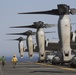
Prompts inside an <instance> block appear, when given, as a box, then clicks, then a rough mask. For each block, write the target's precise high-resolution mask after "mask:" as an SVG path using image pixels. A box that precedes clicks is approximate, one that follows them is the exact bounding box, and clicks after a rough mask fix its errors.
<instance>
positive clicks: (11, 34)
mask: <svg viewBox="0 0 76 75" xmlns="http://www.w3.org/2000/svg"><path fill="white" fill-rule="evenodd" d="M7 35H26V34H24V33H8V34H7Z"/></svg>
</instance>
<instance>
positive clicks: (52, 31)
mask: <svg viewBox="0 0 76 75" xmlns="http://www.w3.org/2000/svg"><path fill="white" fill-rule="evenodd" d="M55 32H56V31H51V32H44V33H55Z"/></svg>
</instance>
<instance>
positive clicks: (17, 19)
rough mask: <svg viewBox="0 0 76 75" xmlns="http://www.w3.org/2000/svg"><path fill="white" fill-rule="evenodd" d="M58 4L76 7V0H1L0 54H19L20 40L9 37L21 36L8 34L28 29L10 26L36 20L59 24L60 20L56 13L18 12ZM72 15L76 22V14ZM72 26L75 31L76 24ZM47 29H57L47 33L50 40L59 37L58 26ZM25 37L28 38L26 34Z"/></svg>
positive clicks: (54, 7)
mask: <svg viewBox="0 0 76 75" xmlns="http://www.w3.org/2000/svg"><path fill="white" fill-rule="evenodd" d="M57 4H67V5H70V7H71V8H76V0H0V56H2V55H5V56H13V54H17V55H19V53H18V41H8V39H16V38H18V37H20V36H16V35H6V34H7V33H14V32H24V31H26V30H28V29H13V28H9V27H11V26H20V25H30V24H32V23H33V22H35V21H43V22H44V23H50V24H57V21H58V16H54V15H20V14H17V13H20V12H28V11H40V10H41V11H42V10H51V9H56V8H57ZM70 17H71V22H72V23H76V15H74V16H70ZM72 27H73V31H74V30H75V29H76V25H73V26H72ZM31 30H33V29H31ZM33 31H36V30H33ZM45 31H56V33H52V34H46V35H47V36H46V38H49V39H50V40H54V39H52V38H53V37H55V38H58V34H57V27H54V28H49V29H45ZM49 35H50V36H49ZM23 37H24V38H26V36H23ZM24 44H25V46H26V42H24ZM25 55H27V54H25Z"/></svg>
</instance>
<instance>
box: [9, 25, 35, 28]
mask: <svg viewBox="0 0 76 75" xmlns="http://www.w3.org/2000/svg"><path fill="white" fill-rule="evenodd" d="M10 28H35V26H34V25H29V26H14V27H10Z"/></svg>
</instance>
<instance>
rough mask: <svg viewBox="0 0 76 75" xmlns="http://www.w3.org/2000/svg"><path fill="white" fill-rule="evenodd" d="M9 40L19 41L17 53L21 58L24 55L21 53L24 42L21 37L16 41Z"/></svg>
mask: <svg viewBox="0 0 76 75" xmlns="http://www.w3.org/2000/svg"><path fill="white" fill-rule="evenodd" d="M10 40H12V41H13V40H15V41H16V40H17V41H19V43H18V48H19V53H20V57H21V58H23V56H24V54H23V52H24V44H23V41H24V40H25V39H24V38H23V37H19V38H17V39H10Z"/></svg>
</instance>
